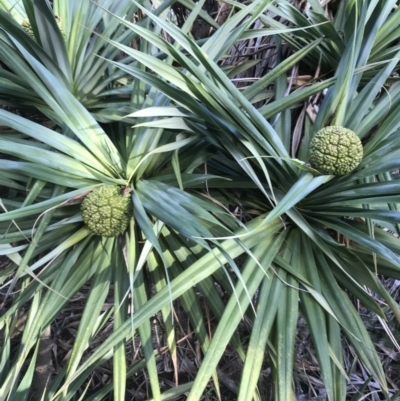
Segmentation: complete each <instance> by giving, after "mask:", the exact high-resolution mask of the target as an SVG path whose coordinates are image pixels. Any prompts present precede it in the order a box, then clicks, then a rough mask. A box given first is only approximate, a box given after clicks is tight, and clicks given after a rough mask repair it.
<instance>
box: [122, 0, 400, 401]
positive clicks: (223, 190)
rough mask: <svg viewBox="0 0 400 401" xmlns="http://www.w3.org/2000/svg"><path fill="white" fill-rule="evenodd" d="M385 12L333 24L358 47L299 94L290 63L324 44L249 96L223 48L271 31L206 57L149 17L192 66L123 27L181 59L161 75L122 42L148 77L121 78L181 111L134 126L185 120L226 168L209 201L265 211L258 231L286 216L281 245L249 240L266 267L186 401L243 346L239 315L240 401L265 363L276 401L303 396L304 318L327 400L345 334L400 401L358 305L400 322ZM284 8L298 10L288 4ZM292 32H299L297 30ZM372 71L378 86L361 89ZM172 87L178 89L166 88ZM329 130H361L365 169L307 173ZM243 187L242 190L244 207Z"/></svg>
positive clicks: (393, 103) (214, 167) (342, 384)
mask: <svg viewBox="0 0 400 401" xmlns="http://www.w3.org/2000/svg"><path fill="white" fill-rule="evenodd" d="M360 3H361V4H360ZM309 4H310V6H311V7H312V8H313V13H314V14H313V15H317V14H320V17H321V19H322V18H323V15H324V10H323V9H321V8H320V7H319V6H316V2H311V1H310V2H309ZM344 4H348V3H346V2H340V7H345V5H344ZM390 4H391V5H393V2H390ZM386 5H387V3H386V2H383V1H382V2H379V1H378V2H373V1H364V2H352V4H351V5H349V6H348V8H346V13H345V14H341V17H340V18H343V20H341V21H337V22H336V23H337V24H345V23H346V21H347V20H348V23H349V24H352V25H351V27H352V30H351V32H350V33H351V35H352V40H349V41H348V42H347V43H344V47H343V52H342V57H341V59H340V62H339V63H338V67H337V69H336V70H335V74H334V77H333V78H330V79H327V80H326V81H324V82H321V83H318V84H315V85H311V86H310V87H305V88H300V89H297V90H293V87H292V86H291V82H293V81H295V79H296V77H295V76H294V78H293V81H292V80H291V79H289V77H288V76H287V70H288V69H289V68H291V67H292V66H293V64H291V63H292V62H293V60H295V59H296V57H305V56H307V55H310V54H311V52H312V51H313V50H314V49H318V51H319V52H320V51H322V52H323V51H324V48H325V46H327V42H329V40H330V38H327V39H326V40H325V39H321V38H319V39H317V40H315V41H314V42H311V43H309V44H308V45H306V46H303V47H300V46H298V47H296V48H297V49H299V50H298V52H297V53H294V54H293V55H292V56H291V57H290V58H288V59H286V60H285V61H282V62H281V63H280V64H279V65H278V66H277V67H276V68H275V69H273V70H272V71H270V72H269V73H268V74H266V75H265V76H264V77H262V78H260V79H259V80H258V81H257V82H256V83H253V84H251V85H249V86H248V87H246V88H245V89H244V90H242V91H239V90H238V89H237V88H236V87H235V86H234V84H233V83H232V82H231V81H230V80H229V79H227V76H226V74H225V73H224V72H223V71H222V70H221V69H220V68H219V66H218V62H219V60H220V58H221V57H222V55H223V54H224V51H225V47H224V46H225V45H224V44H223V41H221V38H226V40H227V41H228V40H229V41H231V43H233V42H234V41H235V40H236V39H237V38H238V37H243V36H244V37H246V38H249V37H252V36H254V37H255V36H256V35H257V34H260V33H262V32H264V33H265V34H266V33H267V32H268V30H267V29H265V30H258V29H257V30H254V31H252V29H250V27H251V24H252V21H253V20H252V19H251V18H250V19H249V20H247V21H246V23H245V24H242V25H241V26H240V28H238V29H237V30H236V31H235V34H234V35H233V34H231V33H229V35H230V36H229V39H228V36H225V35H224V33H225V32H224V28H225V27H222V28H221V30H220V31H218V32H217V34H216V35H215V36H214V37H213V38H211V39H210V40H209V41H207V43H206V44H204V45H203V46H202V47H198V46H197V45H196V44H195V43H194V42H193V41H191V40H190V38H188V37H186V36H185V35H184V34H182V32H180V31H178V30H176V29H174V28H173V27H169V26H168V25H167V24H165V23H163V21H160V20H159V19H158V18H157V17H156V16H150V17H151V18H152V20H153V21H154V23H157V24H160V25H161V26H162V27H163V29H165V30H166V31H167V32H168V34H169V35H170V36H171V37H172V38H174V40H175V41H176V42H177V43H179V44H180V46H182V48H184V49H185V51H186V52H187V53H185V54H184V55H182V53H180V52H178V51H177V50H176V48H175V47H174V46H172V45H171V44H169V43H167V42H165V41H162V40H160V39H159V38H157V37H155V35H154V34H153V33H152V32H150V31H147V30H144V29H140V28H138V27H136V26H134V25H132V24H129V23H128V22H123V21H121V22H123V23H124V24H125V25H127V26H129V27H130V29H132V30H134V31H135V32H138V33H140V34H141V35H142V37H143V38H145V39H146V40H148V41H149V42H151V43H153V44H154V45H156V44H157V46H158V47H159V48H160V50H161V51H163V52H165V53H166V54H167V55H168V56H169V57H170V58H171V59H172V60H174V64H173V66H170V67H169V66H165V65H163V66H161V64H157V61H156V59H155V58H152V57H151V56H148V55H146V56H143V55H142V54H140V52H137V51H135V50H133V49H127V48H126V47H124V46H120V45H119V44H117V43H115V46H117V47H119V48H120V49H121V50H123V51H125V52H126V53H127V54H129V55H130V56H132V58H133V59H135V60H138V61H140V62H141V63H143V64H144V65H145V66H146V67H147V68H148V69H150V70H151V73H148V72H145V71H142V70H139V69H137V68H134V67H132V68H130V67H125V66H123V65H119V66H120V68H121V69H123V70H124V71H127V72H129V73H130V74H132V76H133V77H135V78H137V79H141V80H143V81H144V82H146V83H148V84H149V85H150V84H151V85H152V87H155V88H158V89H159V90H160V91H162V92H163V93H165V95H166V96H168V97H169V98H170V99H171V100H172V101H173V102H175V104H176V107H175V108H171V106H170V105H169V107H168V108H160V107H153V108H149V109H145V110H140V111H137V112H135V113H133V114H132V115H131V116H130V117H136V118H143V117H153V118H155V121H154V122H150V123H147V125H149V126H157V127H170V126H171V125H172V124H171V123H172V122H174V123H178V122H179V123H180V124H185V125H186V126H188V127H190V129H191V130H192V131H193V132H194V133H196V134H197V135H201V136H203V137H204V138H205V139H206V140H208V141H209V143H210V145H211V144H212V146H214V147H215V148H216V149H218V151H217V152H216V153H215V157H214V158H212V159H211V160H209V161H208V163H207V169H208V171H209V172H210V173H214V174H217V173H218V172H221V171H224V172H225V176H226V177H229V178H230V179H231V180H232V182H231V183H226V182H224V181H220V182H219V184H220V187H219V189H218V190H212V189H211V190H210V193H211V194H212V196H213V197H214V198H215V199H217V200H218V201H219V202H221V203H223V204H231V205H232V207H237V204H238V203H239V204H240V205H241V207H242V208H243V212H245V211H246V210H249V213H250V211H253V212H254V210H257V211H258V213H262V212H265V213H267V215H266V216H264V217H263V218H262V220H260V221H259V222H258V227H260V228H261V227H262V228H264V227H268V226H269V225H270V224H271V227H273V226H274V224H275V222H276V218H280V219H282V224H284V226H285V231H284V232H283V233H281V235H278V236H277V237H275V238H273V239H272V238H271V239H270V241H271V242H270V241H269V240H265V239H264V237H262V236H260V235H259V233H258V232H257V231H256V230H255V229H254V231H250V232H248V233H246V234H245V235H243V239H244V238H246V239H248V240H250V238H253V239H254V240H255V241H257V242H258V243H259V244H260V250H259V251H260V252H262V250H263V251H264V252H265V254H262V253H260V254H258V253H257V257H258V255H260V258H261V259H258V261H260V263H261V266H262V267H263V269H261V268H260V269H256V270H254V268H253V267H249V266H246V267H245V268H244V269H243V272H242V275H243V278H244V283H243V282H241V281H237V285H236V288H235V289H236V291H235V292H233V291H231V292H230V293H231V294H232V295H231V298H230V300H229V302H228V304H227V306H226V309H225V311H224V314H223V316H222V317H221V319H220V321H219V324H218V326H217V328H216V331H215V333H214V335H213V339H212V341H211V344H210V348H209V350H208V352H207V354H206V355H205V356H204V360H203V362H202V365H201V367H200V370H199V372H198V374H197V375H196V378H195V380H194V383H193V386H192V388H191V391H190V393H189V396H188V398H187V399H188V400H189V401H194V400H199V399H200V398H201V395H202V394H203V392H204V391H205V388H206V386H207V383H209V380H210V378H211V375H210V373H211V372H213V371H214V369H215V368H216V367H217V366H218V363H219V361H220V360H221V358H222V357H223V352H224V349H225V347H226V346H227V345H228V343H229V342H230V341H232V343H233V344H235V345H237V341H236V336H237V327H238V325H239V323H240V321H241V319H242V313H243V311H246V315H247V317H248V318H249V319H250V320H251V321H252V332H251V336H250V340H249V343H248V348H247V352H245V351H244V350H243V349H242V348H240V346H237V347H236V349H237V352H238V355H239V357H240V358H241V359H242V361H243V370H242V376H241V380H240V385H239V388H238V396H237V397H238V399H239V400H251V399H253V397H256V398H257V397H258V395H257V390H256V389H257V382H258V379H259V373H260V372H261V369H262V366H263V363H264V362H265V359H264V357H265V355H267V354H268V355H269V358H270V360H271V361H272V362H271V365H270V367H271V369H272V377H273V380H272V383H271V386H272V387H273V389H274V394H275V395H274V399H276V400H288V399H292V398H295V394H293V371H294V360H295V356H296V351H295V338H296V330H297V324H298V317H299V315H300V316H301V317H303V318H304V319H305V321H306V323H307V327H308V328H309V332H310V334H311V337H312V339H313V344H314V347H315V354H316V356H317V358H318V362H319V368H320V374H321V378H322V380H323V381H324V385H325V390H326V394H327V399H329V400H345V399H346V385H347V383H349V377H348V373H349V370H348V368H349V367H348V366H346V365H345V362H344V357H343V348H342V342H341V339H342V336H345V337H347V340H348V341H349V343H350V344H351V345H352V347H353V349H354V350H355V352H356V354H357V356H358V358H359V360H360V362H361V363H362V364H363V366H364V367H366V368H367V370H368V371H369V372H370V374H371V376H372V377H373V378H374V379H373V380H374V381H375V382H376V383H375V385H376V384H377V383H379V385H380V389H381V391H382V393H383V394H384V396H388V395H393V393H394V391H393V389H390V388H389V386H388V384H387V382H386V378H385V373H384V370H383V368H382V365H381V362H380V358H379V356H378V353H377V352H376V350H375V347H374V344H373V342H372V341H371V338H370V337H369V334H368V332H367V330H366V328H365V326H364V324H363V322H362V319H361V317H360V315H359V313H358V312H357V309H356V307H355V305H354V304H353V302H352V297H355V298H358V299H359V300H360V302H361V304H363V305H364V306H366V307H367V308H369V309H370V310H371V311H374V312H375V313H376V314H377V315H378V316H380V318H382V319H387V316H385V313H384V311H383V310H382V309H381V308H380V306H379V304H378V303H377V301H376V299H375V298H374V297H373V296H371V292H373V293H375V294H378V295H377V296H378V297H380V298H381V299H384V300H385V302H386V303H387V305H390V308H391V310H392V311H393V313H394V315H395V316H396V318H397V319H399V318H400V308H399V305H398V303H397V302H396V301H395V300H394V299H393V298H392V297H391V295H390V294H389V293H388V291H387V290H386V289H385V288H384V287H383V285H382V284H381V282H380V281H379V279H378V277H377V274H383V275H387V276H389V277H392V278H398V277H399V273H400V270H399V268H400V258H399V256H398V254H399V252H400V244H399V241H398V239H397V237H396V236H393V235H392V233H391V232H393V233H395V234H399V225H398V222H399V219H400V214H399V211H398V207H399V205H398V203H397V202H398V201H399V197H398V191H399V188H400V187H399V185H398V180H397V179H396V175H394V173H395V172H396V171H397V168H398V167H397V157H398V155H399V152H400V143H399V139H398V135H397V129H398V127H399V126H400V118H399V114H398V111H399V108H400V91H399V88H400V84H399V82H397V81H396V80H394V79H393V78H392V77H391V73H392V71H393V69H395V68H396V67H397V64H398V55H399V53H398V49H397V50H396V52H397V53H395V54H396V56H395V57H389V58H387V59H385V57H384V56H383V55H381V56H382V59H381V60H382V63H381V65H380V68H379V69H378V70H377V66H376V65H375V64H369V61H368V60H369V56H370V55H371V52H372V51H373V50H372V47H371V43H373V40H374V39H375V38H377V37H378V32H380V31H379V30H380V29H386V27H387V22H388V20H391V16H389V15H388V7H389V6H388V7H387V6H386ZM279 7H281V8H282V9H283V8H285V7H287V8H289V7H292V6H291V5H290V4H289V2H284V1H283V2H282V1H280V2H279ZM238 8H239V9H240V11H237V14H235V16H234V17H233V18H232V19H231V21H230V22H231V23H233V21H234V20H235V18H237V20H238V21H239V20H240V18H243V14H244V13H245V7H243V6H238ZM248 10H249V9H248V8H246V11H247V12H248ZM271 10H272V11H274V10H275V8H273V7H272V8H271ZM274 12H275V11H274ZM393 12H397V11H393ZM256 16H257V17H260V19H261V20H263V18H264V17H263V16H259V15H258V14H257V13H256V12H255V11H254V14H253V17H254V18H256ZM354 16H356V18H353V17H354ZM315 18H317V17H315ZM313 21H314V20H313ZM309 23H311V22H309ZM272 32H274V33H275V32H276V31H275V30H272ZM350 33H349V34H350ZM287 34H288V35H294V34H293V32H292V31H291V30H290V29H287ZM241 35H242V36H241ZM365 35H367V37H368V40H367V39H365V38H366V36H365ZM300 36H301V35H300ZM277 51H278V61H279V60H283V53H282V47H281V42H280V40H279V39H278V40H277ZM300 55H301V56H300ZM328 55H329V54H328V50H327V51H326V52H324V53H323V54H322V56H323V57H328ZM297 60H298V59H297ZM314 65H316V64H314ZM186 71H187V72H186ZM371 74H372V75H373V78H372V79H370V78H368V79H366V81H364V82H363V81H362V80H363V77H370V76H371ZM171 77H173V78H171ZM165 81H169V82H170V84H169V85H168V86H166V85H165ZM389 81H390V82H391V83H392V85H391V86H390V89H389V91H388V93H386V92H385V93H383V92H382V91H381V88H382V85H384V84H386V83H387V82H389ZM365 82H368V83H367V84H366V83H365ZM269 85H272V87H273V91H274V96H273V99H272V100H270V102H269V103H267V104H265V105H262V106H261V107H259V108H258V109H256V108H255V107H254V106H253V103H255V102H256V99H259V97H260V95H261V94H262V92H263V91H264V90H265V88H267V87H268V86H269ZM327 87H328V88H329V90H328V92H327V94H326V95H325V97H324V99H323V101H322V103H321V105H320V109H319V112H318V114H317V115H316V118H315V119H313V118H311V117H309V116H308V115H307V114H306V113H305V111H306V109H307V106H308V105H307V103H305V104H304V105H302V108H303V109H302V108H299V107H298V104H299V103H298V102H300V101H301V100H305V99H310V96H312V95H314V94H316V93H317V92H318V91H321V90H323V89H325V88H327ZM319 96H321V95H319ZM311 100H312V99H310V101H311ZM361 105H362V107H361ZM293 106H295V107H293ZM159 115H162V116H163V117H162V118H159V117H158V116H159ZM328 122H329V124H328ZM326 125H333V126H343V127H347V128H348V129H350V130H352V131H354V132H357V136H358V137H359V138H360V140H362V141H363V142H364V158H363V160H362V162H361V164H359V165H358V166H357V167H356V168H355V169H354V170H353V171H351V172H349V173H348V174H346V175H344V176H337V177H334V176H320V175H318V172H316V171H315V170H313V169H312V168H310V167H309V166H308V165H307V164H306V163H305V162H303V161H306V160H307V158H308V153H309V147H310V143H311V140H312V138H313V137H314V136H315V135H316V134H317V132H318V131H319V130H320V129H321V128H323V127H324V126H326ZM294 126H295V128H296V130H295V131H293V127H294ZM299 127H301V128H300V129H299ZM299 131H300V137H299ZM294 132H295V135H294ZM296 156H297V157H296ZM302 160H303V161H302ZM249 179H250V182H251V183H250V182H249ZM233 186H234V187H235V189H236V190H235V191H234V192H231V191H230V190H229V189H230V188H232V187H233ZM240 188H241V189H242V191H243V192H241V196H240V198H238V191H239V190H240ZM239 193H240V191H239ZM255 220H256V219H255ZM255 220H253V222H254V223H255ZM388 231H389V232H388ZM271 247H272V248H271ZM277 249H279V251H278V253H275V251H276V250H277ZM261 255H268V256H267V259H262V258H263V256H261ZM266 272H267V274H265V273H266ZM245 289H246V290H247V293H246V294H245ZM227 291H229V289H227ZM237 294H241V295H240V296H239V297H238V295H237ZM248 294H250V296H253V295H255V294H257V303H256V305H255V307H256V311H257V315H255V314H254V313H253V311H252V309H251V307H250V306H249V305H250V299H249V297H248ZM349 294H351V295H349ZM238 303H239V305H240V307H238ZM295 391H300V389H298V388H296V389H295Z"/></svg>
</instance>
